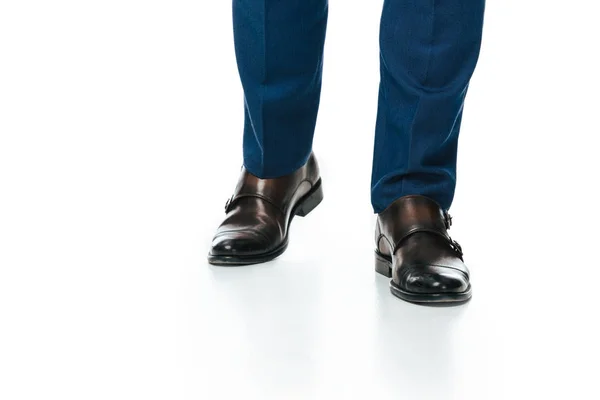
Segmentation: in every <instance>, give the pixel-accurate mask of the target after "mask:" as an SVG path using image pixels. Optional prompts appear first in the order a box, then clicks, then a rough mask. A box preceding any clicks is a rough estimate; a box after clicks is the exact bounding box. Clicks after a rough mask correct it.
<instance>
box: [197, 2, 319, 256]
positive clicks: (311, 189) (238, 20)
mask: <svg viewBox="0 0 600 400" xmlns="http://www.w3.org/2000/svg"><path fill="white" fill-rule="evenodd" d="M327 10H328V6H327V0H285V1H280V0H234V1H233V25H234V37H235V51H236V56H237V61H238V69H239V73H240V78H241V81H242V86H243V88H244V99H245V124H244V148H243V149H244V169H243V170H242V174H241V177H240V179H239V181H238V184H237V187H236V189H235V192H234V194H233V196H232V197H231V200H230V201H228V202H227V205H226V206H225V212H226V216H225V220H224V221H223V223H222V224H221V225H220V226H219V228H218V230H217V233H216V235H215V237H214V239H213V242H212V246H211V249H210V253H209V255H208V260H209V262H210V263H212V264H218V265H239V264H255V263H260V262H264V261H268V260H271V259H273V258H275V257H277V256H279V255H280V254H282V253H283V252H284V251H285V249H286V247H287V244H288V231H289V225H290V221H291V219H292V218H293V217H294V216H295V215H298V216H305V215H307V214H308V213H309V212H311V211H312V210H313V209H314V208H315V207H316V206H317V205H318V204H319V203H320V201H321V200H322V198H323V191H322V190H323V189H322V188H321V178H320V176H319V167H318V165H317V161H316V159H315V156H314V155H313V154H312V150H311V149H312V140H313V133H314V129H315V123H316V119H317V110H318V107H319V97H320V92H321V71H322V67H323V46H324V41H325V25H326V23H327Z"/></svg>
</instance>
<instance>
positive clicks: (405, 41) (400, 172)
mask: <svg viewBox="0 0 600 400" xmlns="http://www.w3.org/2000/svg"><path fill="white" fill-rule="evenodd" d="M483 9H484V0H386V1H385V4H384V9H383V16H382V19H381V34H380V47H381V61H380V62H381V64H380V68H381V83H380V88H379V108H378V115H377V127H376V134H375V152H374V157H373V173H372V204H373V208H374V210H375V212H376V213H379V212H381V211H383V210H384V209H385V208H386V207H387V206H389V205H390V204H391V203H392V202H393V201H394V200H396V199H398V198H399V197H402V196H405V195H412V194H420V195H424V196H428V197H430V198H432V199H434V200H436V201H437V202H438V203H439V204H440V205H441V206H442V207H443V208H444V209H448V208H450V205H451V203H452V199H453V197H454V187H455V184H456V150H457V144H458V133H459V129H460V121H461V117H462V110H463V102H464V98H465V94H466V92H467V86H468V84H469V80H470V78H471V75H472V74H473V70H474V69H475V64H476V62H477V57H478V55H479V46H480V43H481V31H482V25H483Z"/></svg>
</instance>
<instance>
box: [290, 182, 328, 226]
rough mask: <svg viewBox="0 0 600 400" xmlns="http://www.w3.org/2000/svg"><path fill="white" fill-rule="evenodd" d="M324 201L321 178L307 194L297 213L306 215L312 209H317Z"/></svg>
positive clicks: (301, 215)
mask: <svg viewBox="0 0 600 400" xmlns="http://www.w3.org/2000/svg"><path fill="white" fill-rule="evenodd" d="M321 201H323V187H322V186H321V180H319V181H318V182H317V184H316V185H315V187H314V188H313V189H312V191H311V192H310V193H309V194H308V195H307V196H306V198H305V199H304V200H302V203H300V205H299V206H298V208H297V209H296V215H297V216H299V217H306V216H307V215H308V214H309V213H310V212H311V211H312V210H314V209H315V207H317V206H318V205H319V203H321Z"/></svg>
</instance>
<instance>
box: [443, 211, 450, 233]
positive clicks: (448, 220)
mask: <svg viewBox="0 0 600 400" xmlns="http://www.w3.org/2000/svg"><path fill="white" fill-rule="evenodd" d="M444 225H446V229H450V227H451V226H452V216H451V215H450V214H449V213H448V211H445V210H444Z"/></svg>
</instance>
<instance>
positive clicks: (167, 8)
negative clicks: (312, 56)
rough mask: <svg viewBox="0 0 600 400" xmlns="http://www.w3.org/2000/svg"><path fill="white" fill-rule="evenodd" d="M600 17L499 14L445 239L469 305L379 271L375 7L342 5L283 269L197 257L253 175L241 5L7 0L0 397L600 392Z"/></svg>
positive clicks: (555, 4) (492, 8) (574, 11)
mask: <svg viewBox="0 0 600 400" xmlns="http://www.w3.org/2000/svg"><path fill="white" fill-rule="evenodd" d="M592 6H593V2H584V1H571V2H564V1H561V2H559V1H547V0H546V1H541V0H538V1H534V0H530V1H521V0H502V1H499V0H492V1H489V2H488V5H487V14H486V22H485V32H484V40H483V49H482V52H481V58H480V62H479V66H478V69H477V71H476V73H475V76H474V78H473V80H472V84H471V89H470V93H469V96H468V98H467V104H466V109H465V117H464V121H463V130H462V136H461V143H460V150H459V153H460V154H459V159H460V161H459V182H458V189H457V194H456V199H455V203H454V205H453V208H452V212H453V215H454V220H455V225H454V227H453V229H452V231H451V233H452V235H453V236H454V237H455V238H456V239H458V240H459V241H460V242H461V244H462V245H463V247H464V248H465V251H466V261H467V263H468V265H469V267H470V268H471V270H472V283H473V286H474V297H473V300H472V301H471V302H470V303H469V304H468V305H466V306H464V307H459V308H425V307H419V306H414V305H411V304H408V303H404V302H402V301H400V300H398V299H396V298H394V297H393V296H392V295H391V294H390V293H389V291H388V280H387V279H386V278H384V277H382V276H376V275H375V273H374V271H373V260H372V247H373V243H372V241H373V224H374V218H375V217H374V215H373V214H372V210H371V208H370V203H369V178H370V165H371V159H372V147H373V144H372V141H373V132H374V125H375V111H376V97H377V83H378V48H377V44H378V43H377V37H378V22H379V17H380V10H381V1H357V0H352V1H351V0H345V1H341V0H332V1H331V7H330V8H331V10H330V24H329V29H328V37H327V44H326V56H325V62H326V65H325V72H324V87H323V95H322V106H321V112H320V116H319V121H318V126H317V132H316V138H315V152H316V154H317V155H318V157H319V158H320V161H321V166H322V172H323V182H324V189H325V196H326V197H325V200H324V202H323V203H322V205H321V206H320V207H319V208H317V209H316V210H315V211H314V212H313V213H312V214H311V215H310V216H308V217H307V218H306V219H296V220H295V221H294V224H293V228H292V232H291V244H290V247H289V249H288V251H287V252H286V253H285V254H284V255H283V256H282V257H280V258H279V259H278V260H276V261H274V262H271V263H267V264H264V265H259V266H251V267H246V268H235V269H233V268H229V269H227V268H219V267H209V266H208V265H207V263H206V258H205V257H206V253H207V251H208V246H209V244H210V240H211V237H212V235H213V233H214V230H215V228H216V227H217V225H218V224H219V222H220V220H221V219H222V218H223V205H224V202H225V200H226V199H227V198H228V197H229V196H230V194H231V192H232V190H233V188H234V185H235V182H236V179H237V175H238V172H239V167H240V165H241V128H242V95H241V87H240V84H239V81H238V77H237V70H236V65H235V59H234V52H233V38H232V32H231V2H230V1H223V2H221V1H183V0H181V1H177V0H172V1H141V0H140V1H135V0H118V1H117V0H104V1H74V0H73V1H66V0H55V1H28V0H19V1H17V0H1V2H0V398H1V399H3V400H13V399H49V398H59V399H145V400H146V399H199V398H203V399H221V398H224V399H227V398H236V399H237V398H256V399H269V398H274V399H296V398H297V399H312V398H327V399H331V398H359V399H368V398H373V399H380V398H381V399H388V398H390V399H391V398H393V399H398V398H402V399H501V398H505V399H541V398H547V397H557V398H567V397H568V398H573V399H575V398H577V399H592V398H598V396H599V395H600V394H599V393H598V386H597V382H596V381H597V378H598V361H597V360H598V356H599V355H600V354H599V345H598V337H599V334H600V332H599V329H598V326H597V323H598V315H599V313H598V304H599V303H600V301H599V300H598V292H599V285H598V283H599V281H600V257H598V249H599V247H600V245H599V243H598V239H599V236H600V235H599V233H598V226H599V223H600V217H599V208H598V202H599V200H598V186H599V185H600V184H599V181H600V179H599V178H598V173H599V172H600V167H599V162H600V160H599V156H598V154H599V152H600V145H599V144H598V137H599V134H600V128H599V125H598V114H599V110H598V108H599V105H600V102H599V100H598V91H599V89H600V79H599V73H598V72H599V71H600V63H599V62H598V48H599V47H598V38H600V28H599V27H598V21H597V13H596V12H594V10H593V7H592Z"/></svg>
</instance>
